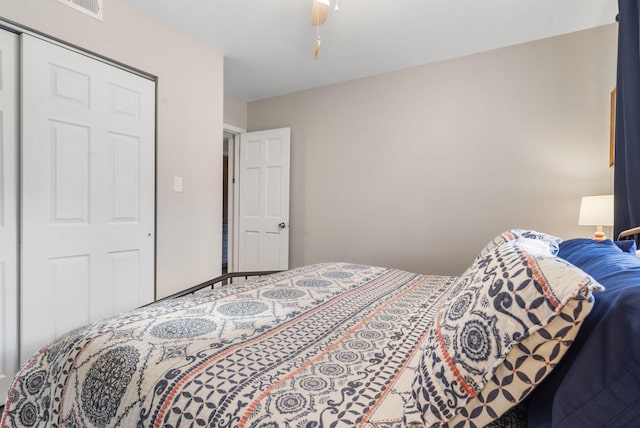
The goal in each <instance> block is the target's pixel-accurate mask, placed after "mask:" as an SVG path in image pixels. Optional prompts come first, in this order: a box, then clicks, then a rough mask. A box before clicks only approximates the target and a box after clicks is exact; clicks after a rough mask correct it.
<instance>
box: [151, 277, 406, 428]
mask: <svg viewBox="0 0 640 428" xmlns="http://www.w3.org/2000/svg"><path fill="white" fill-rule="evenodd" d="M396 272H397V270H395V269H391V270H389V271H388V272H386V273H384V274H383V275H381V276H379V277H378V278H376V279H374V280H372V281H369V282H367V283H365V284H362V285H361V286H359V287H358V288H355V289H353V290H351V291H348V292H346V293H343V294H341V295H340V296H339V297H340V299H343V298H345V297H348V296H350V295H352V294H355V293H357V292H359V291H360V289H361V288H362V287H369V286H371V284H375V283H378V282H380V281H382V280H384V279H386V278H388V277H389V276H391V275H392V274H394V273H396ZM331 303H333V300H330V301H328V302H325V303H324V304H322V305H321V306H318V307H316V308H314V309H312V310H310V311H309V312H307V313H305V314H304V315H302V316H300V317H297V318H295V319H292V320H290V321H289V322H287V323H285V324H282V325H281V326H279V327H277V328H275V329H274V330H272V331H270V332H269V333H268V334H266V335H264V336H260V337H256V338H255V339H253V340H250V341H248V342H242V343H239V344H238V345H235V346H233V347H231V348H229V349H227V350H226V351H224V352H221V353H220V354H217V355H213V356H211V358H209V359H208V360H207V361H205V362H203V363H202V364H201V365H200V366H199V367H197V368H196V369H194V370H193V371H191V372H189V373H188V374H186V375H185V376H184V377H183V378H182V379H180V380H179V381H178V383H176V385H175V386H174V387H173V388H172V389H171V392H170V393H169V395H168V396H167V398H166V399H165V400H164V403H163V404H162V406H161V407H160V410H159V411H158V415H157V416H156V417H155V421H154V427H158V428H159V427H161V426H162V425H163V422H161V421H162V420H163V419H164V418H165V415H166V413H167V411H168V410H169V407H170V405H171V402H172V401H173V399H174V398H175V396H176V395H177V393H178V391H179V390H181V389H182V387H183V386H184V384H185V383H187V382H188V381H189V380H190V379H191V378H192V377H193V376H195V375H197V374H198V373H201V372H202V371H203V370H205V369H206V368H207V367H209V366H210V365H211V364H212V363H214V362H215V361H217V360H220V359H222V358H224V357H226V356H227V355H229V354H231V353H233V352H235V351H236V350H237V349H239V348H243V347H245V346H247V345H252V344H254V343H258V342H261V341H263V340H265V339H266V338H267V337H270V336H273V335H275V334H277V333H279V332H281V331H282V330H285V329H287V328H289V325H290V324H291V323H294V322H299V321H300V320H303V319H305V318H308V317H310V316H311V315H313V314H315V313H317V312H319V311H321V310H323V309H324V307H325V306H327V305H329V304H331Z"/></svg>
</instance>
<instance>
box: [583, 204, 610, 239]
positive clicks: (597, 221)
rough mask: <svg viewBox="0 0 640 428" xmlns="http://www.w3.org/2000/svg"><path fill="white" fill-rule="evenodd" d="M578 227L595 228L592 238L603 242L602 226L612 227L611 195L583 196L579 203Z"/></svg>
mask: <svg viewBox="0 0 640 428" xmlns="http://www.w3.org/2000/svg"><path fill="white" fill-rule="evenodd" d="M578 224H579V225H580V226H596V233H595V234H594V235H593V238H594V239H595V240H596V241H604V240H605V238H606V236H605V234H604V232H603V231H602V226H613V195H599V196H583V197H582V201H581V203H580V217H579V218H578Z"/></svg>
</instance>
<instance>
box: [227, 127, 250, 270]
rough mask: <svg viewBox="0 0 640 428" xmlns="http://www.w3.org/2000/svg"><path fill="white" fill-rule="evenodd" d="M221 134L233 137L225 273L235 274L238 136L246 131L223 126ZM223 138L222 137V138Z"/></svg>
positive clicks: (238, 201) (237, 219) (237, 236)
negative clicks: (230, 206)
mask: <svg viewBox="0 0 640 428" xmlns="http://www.w3.org/2000/svg"><path fill="white" fill-rule="evenodd" d="M222 130H223V132H228V133H230V134H233V135H234V138H233V147H229V149H230V150H229V152H230V153H229V160H230V161H232V162H233V165H229V170H231V171H233V176H232V180H231V183H232V184H231V188H230V191H231V192H230V195H229V198H230V199H231V200H230V201H229V202H230V204H231V205H232V206H233V215H231V216H230V218H229V220H230V221H229V229H230V230H229V231H228V232H230V233H229V235H228V236H227V239H228V241H227V245H228V247H229V249H230V250H231V251H230V253H231V254H227V272H237V270H238V260H240V259H239V257H240V253H239V252H238V242H239V239H240V237H239V235H238V228H237V227H236V225H238V224H240V223H239V221H240V217H239V215H240V213H239V212H238V207H239V205H240V187H239V186H240V181H239V178H238V168H239V161H240V135H242V134H244V133H246V132H247V131H246V129H242V128H239V127H237V126H233V125H228V124H226V123H225V124H223V125H222ZM223 138H224V137H223ZM231 150H233V152H231Z"/></svg>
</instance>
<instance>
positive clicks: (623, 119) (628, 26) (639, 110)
mask: <svg viewBox="0 0 640 428" xmlns="http://www.w3.org/2000/svg"><path fill="white" fill-rule="evenodd" d="M618 12H619V14H618V20H619V22H618V76H617V83H616V87H617V89H616V92H617V93H616V124H615V128H616V131H615V138H616V140H615V145H616V147H615V173H614V195H615V215H614V217H615V220H614V223H615V226H614V229H615V231H614V236H618V233H620V232H621V231H623V230H625V229H629V228H631V227H637V226H640V30H639V25H638V24H639V23H640V9H639V7H638V1H637V0H618Z"/></svg>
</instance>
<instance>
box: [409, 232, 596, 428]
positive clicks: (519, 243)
mask: <svg viewBox="0 0 640 428" xmlns="http://www.w3.org/2000/svg"><path fill="white" fill-rule="evenodd" d="M594 290H602V286H600V285H599V284H598V283H597V282H595V281H594V280H593V279H592V278H591V277H590V276H589V275H587V274H585V273H584V272H582V271H581V270H580V269H578V268H576V267H574V266H572V265H571V264H569V263H567V262H565V261H564V260H562V259H560V258H558V257H555V256H554V255H553V254H552V251H551V248H550V246H549V245H548V243H547V242H545V241H543V240H539V239H526V238H518V239H516V240H512V241H509V242H506V243H504V244H502V245H501V246H499V247H497V248H494V249H493V250H490V251H488V252H487V254H486V255H485V256H484V257H478V258H477V259H476V261H475V262H474V263H473V264H472V265H471V267H469V269H468V270H467V271H466V272H465V273H464V274H463V275H462V276H461V277H459V278H458V279H457V280H456V282H455V283H454V284H453V286H452V287H451V290H450V291H449V293H448V295H447V296H446V297H445V299H444V301H443V303H442V305H441V307H440V308H439V309H438V312H437V314H436V316H435V319H434V323H433V326H432V327H431V329H430V331H429V334H428V338H427V342H426V343H427V345H426V347H425V350H424V352H423V354H422V357H421V360H420V363H419V365H418V368H417V370H416V378H415V379H414V383H413V398H414V400H415V403H414V404H413V406H412V407H410V408H409V409H408V410H407V411H406V412H405V419H406V420H405V422H406V423H407V425H410V426H426V427H436V426H451V427H462V426H484V425H486V424H488V423H489V422H491V421H492V420H494V419H496V418H498V417H499V416H500V415H501V414H503V413H504V412H506V411H507V410H508V409H510V408H511V407H513V406H514V405H516V404H518V403H520V402H521V401H522V400H523V399H524V398H525V397H526V396H527V395H528V394H529V393H530V392H531V391H532V390H533V388H534V387H535V386H536V385H537V384H539V383H540V382H541V381H542V379H544V377H545V376H546V375H547V374H549V372H550V371H551V370H552V368H553V367H554V365H555V364H556V363H557V362H558V361H559V359H560V358H561V357H562V355H564V353H565V351H566V350H567V348H568V347H569V345H570V344H571V341H572V340H573V338H574V337H575V335H576V333H577V331H578V329H579V326H580V323H581V321H582V320H583V319H584V318H585V317H586V316H587V314H588V313H589V311H590V310H591V308H592V306H593V297H592V295H591V292H592V291H594Z"/></svg>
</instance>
